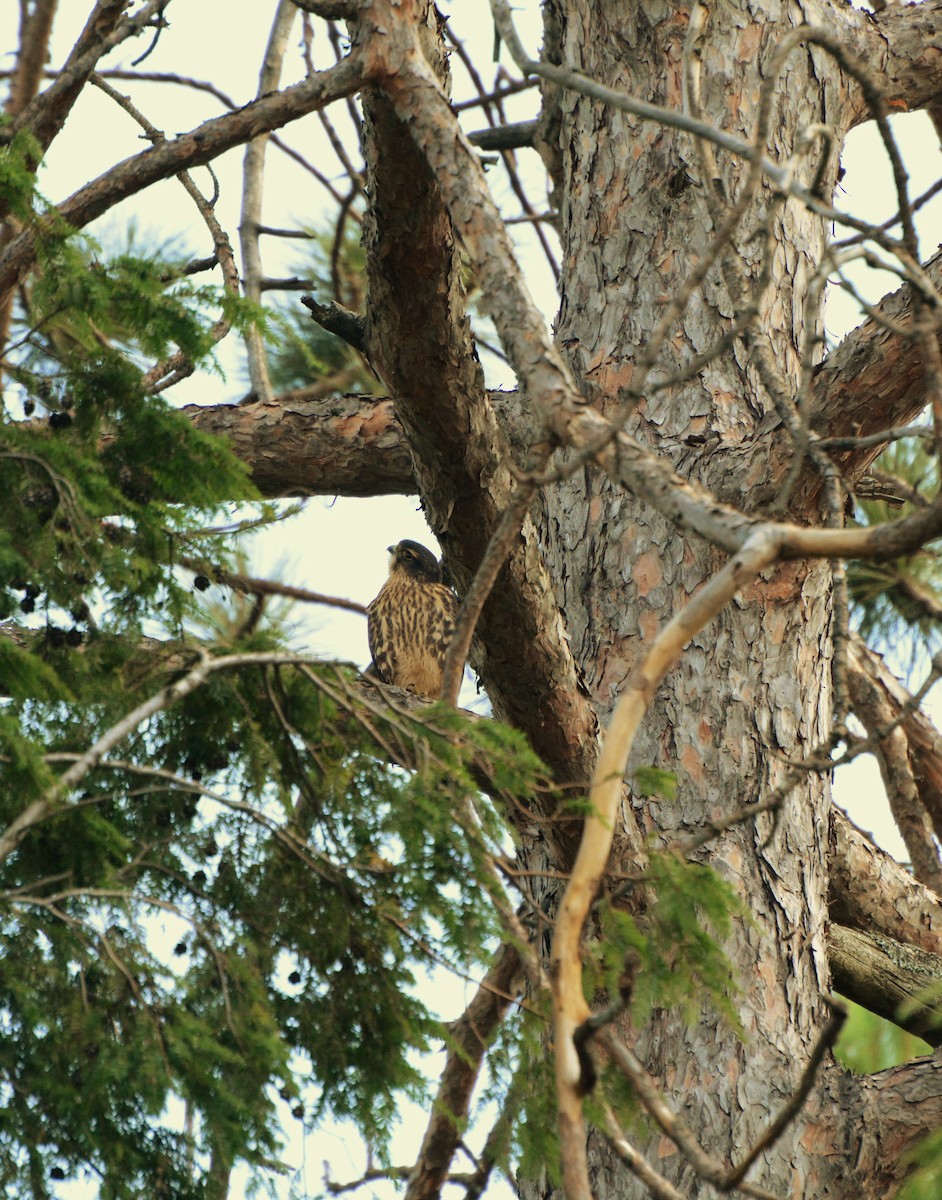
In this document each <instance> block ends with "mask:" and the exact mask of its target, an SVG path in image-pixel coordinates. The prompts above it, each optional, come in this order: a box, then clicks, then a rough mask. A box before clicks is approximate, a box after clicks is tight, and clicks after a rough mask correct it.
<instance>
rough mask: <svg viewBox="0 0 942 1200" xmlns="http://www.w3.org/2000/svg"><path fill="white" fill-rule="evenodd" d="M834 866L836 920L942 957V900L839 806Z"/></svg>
mask: <svg viewBox="0 0 942 1200" xmlns="http://www.w3.org/2000/svg"><path fill="white" fill-rule="evenodd" d="M828 866H829V879H828V882H829V889H830V890H829V894H828V905H829V910H830V915H831V920H832V921H836V922H837V923H838V924H840V925H849V926H851V927H852V928H854V929H861V930H864V931H865V932H874V933H881V934H884V935H885V936H886V937H891V938H894V939H895V940H896V941H898V942H907V943H909V944H910V945H912V946H918V947H919V948H920V949H922V950H926V951H928V952H929V953H930V954H938V955H942V899H940V898H939V897H938V896H937V895H936V894H935V892H933V891H930V889H929V888H927V887H925V886H924V885H923V884H921V883H919V881H918V880H916V879H914V878H913V877H912V875H911V874H910V872H909V871H907V870H906V868H905V867H901V866H900V864H899V863H898V862H896V860H895V859H893V858H891V857H890V855H889V854H887V852H886V851H885V850H881V849H880V847H879V846H877V845H875V844H874V843H873V842H872V841H871V840H870V838H868V837H867V836H866V834H864V833H861V831H860V830H859V829H858V828H857V827H856V826H855V825H854V824H853V822H852V821H851V820H850V819H849V818H848V817H847V816H846V815H845V814H844V813H843V812H841V810H840V809H839V808H836V807H833V808H832V809H831V818H830V822H829V831H828Z"/></svg>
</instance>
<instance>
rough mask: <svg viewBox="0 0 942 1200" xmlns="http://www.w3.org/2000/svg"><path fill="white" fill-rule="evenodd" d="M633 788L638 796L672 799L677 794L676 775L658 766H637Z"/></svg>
mask: <svg viewBox="0 0 942 1200" xmlns="http://www.w3.org/2000/svg"><path fill="white" fill-rule="evenodd" d="M635 788H636V789H637V792H638V795H639V796H660V797H661V798H662V799H664V800H673V799H674V797H675V796H676V795H677V776H676V775H675V774H674V772H673V771H665V770H663V769H661V768H660V767H638V769H637V770H636V771H635Z"/></svg>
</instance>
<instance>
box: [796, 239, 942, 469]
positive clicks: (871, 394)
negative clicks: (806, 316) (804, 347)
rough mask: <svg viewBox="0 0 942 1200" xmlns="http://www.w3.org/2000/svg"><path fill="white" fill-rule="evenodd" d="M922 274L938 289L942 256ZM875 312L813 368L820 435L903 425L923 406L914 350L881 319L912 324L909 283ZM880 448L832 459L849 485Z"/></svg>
mask: <svg viewBox="0 0 942 1200" xmlns="http://www.w3.org/2000/svg"><path fill="white" fill-rule="evenodd" d="M925 272H926V275H927V276H928V278H929V279H930V280H931V281H932V283H933V284H934V285H935V286H936V287H942V254H936V255H934V256H933V258H931V259H930V260H929V262H928V263H927V264H926V266H925ZM873 312H874V316H871V317H868V318H867V319H866V320H865V321H864V322H863V323H862V324H861V325H859V326H858V327H857V328H856V329H855V330H853V331H852V332H851V333H849V334H848V335H847V337H846V338H844V340H843V341H842V342H841V344H840V345H839V346H838V347H837V349H836V350H834V352H833V353H832V354H829V355H828V357H827V358H826V359H825V361H824V362H823V363H822V364H821V365H820V367H818V369H817V373H816V378H815V396H814V398H815V408H814V413H813V417H812V421H813V425H814V428H815V429H816V430H817V431H818V433H820V435H821V436H822V437H841V436H847V435H850V436H853V437H867V436H869V435H871V434H875V433H879V432H880V431H882V430H886V429H890V428H891V427H893V426H897V425H907V424H908V423H909V422H910V421H911V420H912V419H913V417H915V416H916V415H917V414H918V413H920V412H921V411H922V410H923V408H925V405H926V393H925V385H924V382H923V368H922V362H921V360H920V357H919V355H918V353H917V352H916V350H915V348H914V346H913V344H912V342H910V341H909V340H908V339H907V338H905V337H904V336H901V334H900V333H899V332H896V331H895V330H890V329H887V328H886V327H885V326H884V325H883V324H881V321H880V319H879V318H882V319H883V320H885V321H888V322H892V323H893V325H895V326H897V327H901V328H902V329H909V328H911V326H912V288H911V287H910V286H909V285H908V284H907V285H904V286H903V287H901V288H899V289H898V290H897V291H895V292H890V293H888V294H887V295H886V296H884V297H883V299H882V300H881V301H880V302H879V303H878V304H877V305H875V307H874V310H873ZM882 449H883V445H882V443H880V444H877V445H875V446H866V447H862V448H861V449H857V450H852V451H845V452H841V453H839V454H835V455H834V458H835V460H836V461H837V463H838V465H839V466H840V467H841V468H842V469H843V471H844V475H845V478H846V479H847V480H848V482H849V483H850V484H851V485H852V484H853V482H854V481H855V480H856V479H858V478H859V477H860V476H861V475H862V474H863V473H864V472H865V471H866V469H867V468H868V467H869V466H870V464H871V463H872V462H873V460H874V459H875V458H876V456H877V455H878V454H879V453H880V451H881V450H882Z"/></svg>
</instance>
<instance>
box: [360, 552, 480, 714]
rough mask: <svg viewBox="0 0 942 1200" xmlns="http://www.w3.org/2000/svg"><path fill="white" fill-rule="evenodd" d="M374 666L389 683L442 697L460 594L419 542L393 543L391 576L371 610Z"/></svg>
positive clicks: (423, 693)
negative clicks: (447, 582) (441, 692)
mask: <svg viewBox="0 0 942 1200" xmlns="http://www.w3.org/2000/svg"><path fill="white" fill-rule="evenodd" d="M367 612H368V614H369V617H368V626H367V627H368V631H369V639H370V653H371V654H372V655H373V668H374V670H375V672H376V674H377V675H378V676H379V677H380V679H382V680H383V682H384V683H391V684H394V685H395V686H396V687H401V688H404V689H406V690H407V691H410V692H415V694H416V695H417V696H424V697H426V698H427V699H432V700H434V699H437V697H438V693H439V691H440V690H441V685H442V666H443V665H444V662H445V654H446V653H447V651H448V643H449V642H450V641H451V635H452V633H453V631H454V628H455V616H456V614H457V612H458V597H457V596H456V595H455V593H454V592H453V591H452V590H451V588H450V587H447V586H446V585H445V584H444V583H442V571H441V567H440V566H439V564H438V560H437V559H436V558H435V555H434V554H432V552H431V551H430V550H426V548H425V547H424V546H420V545H419V543H418V542H410V541H403V542H398V543H397V544H396V545H395V546H390V547H389V578H388V579H387V580H386V582H385V583H384V584H383V586H382V587H381V588H380V591H379V595H378V596H377V597H376V599H375V600H373V601H371V603H370V604H369V606H368V608H367Z"/></svg>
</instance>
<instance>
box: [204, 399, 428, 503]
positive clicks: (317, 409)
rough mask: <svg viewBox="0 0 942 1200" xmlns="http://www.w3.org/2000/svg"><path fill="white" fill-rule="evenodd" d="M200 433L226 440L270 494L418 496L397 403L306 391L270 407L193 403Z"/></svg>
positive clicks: (257, 481) (258, 483)
mask: <svg viewBox="0 0 942 1200" xmlns="http://www.w3.org/2000/svg"><path fill="white" fill-rule="evenodd" d="M183 411H184V412H185V413H186V414H187V416H188V417H189V418H190V419H191V420H192V422H193V424H194V425H195V426H196V427H197V429H201V430H202V431H203V432H205V433H215V434H218V435H219V436H221V437H224V438H226V439H227V440H228V442H229V444H230V445H231V447H232V449H233V452H234V453H235V454H237V455H238V457H239V458H241V459H242V461H243V462H244V463H246V464H247V466H248V467H249V470H250V471H251V474H252V482H253V483H254V484H255V486H256V487H257V488H258V490H259V491H260V492H261V493H262V494H263V495H266V496H306V495H331V496H332V495H341V496H382V495H391V494H396V495H406V496H408V495H414V494H415V493H416V491H417V490H418V489H417V485H416V482H415V477H414V475H413V472H412V455H411V452H410V450H409V446H408V443H407V442H406V439H405V436H404V434H403V431H402V426H401V425H400V424H399V420H398V418H397V417H396V414H395V411H394V408H393V402H392V401H391V400H388V399H376V398H375V397H372V396H328V397H326V398H325V397H324V396H323V395H322V394H321V392H320V391H319V389H318V388H317V387H316V386H315V387H313V388H307V389H303V390H300V391H297V392H288V393H285V394H284V395H282V396H279V397H277V398H276V399H275V400H274V402H272V403H271V404H265V403H263V402H261V401H256V402H254V403H252V404H220V405H213V406H207V407H201V406H200V405H195V404H191V405H189V406H188V407H187V408H185V409H184V410H183Z"/></svg>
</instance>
